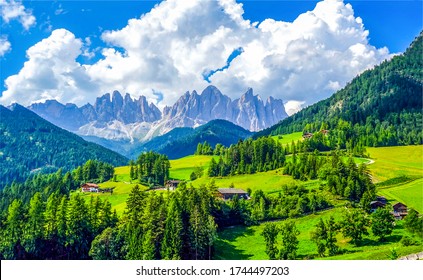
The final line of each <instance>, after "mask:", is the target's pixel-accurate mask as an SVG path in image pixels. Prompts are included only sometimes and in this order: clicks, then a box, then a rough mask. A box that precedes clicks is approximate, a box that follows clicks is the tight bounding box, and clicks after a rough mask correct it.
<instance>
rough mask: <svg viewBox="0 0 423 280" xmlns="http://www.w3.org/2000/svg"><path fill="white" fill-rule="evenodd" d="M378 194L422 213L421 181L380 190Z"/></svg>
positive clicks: (422, 194)
mask: <svg viewBox="0 0 423 280" xmlns="http://www.w3.org/2000/svg"><path fill="white" fill-rule="evenodd" d="M379 193H380V194H381V195H384V196H386V198H388V199H392V200H394V201H396V202H402V203H404V204H406V205H407V206H408V207H411V208H414V209H415V210H417V211H418V212H419V213H423V179H417V180H414V181H412V182H409V183H406V184H399V185H396V186H393V187H387V188H380V189H379Z"/></svg>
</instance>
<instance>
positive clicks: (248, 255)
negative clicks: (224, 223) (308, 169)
mask: <svg viewBox="0 0 423 280" xmlns="http://www.w3.org/2000/svg"><path fill="white" fill-rule="evenodd" d="M341 213H342V207H339V208H334V209H330V210H326V211H322V212H319V213H317V214H312V215H308V216H304V217H301V218H297V219H295V223H296V227H297V229H298V230H299V232H300V234H299V235H298V240H299V245H298V246H299V247H298V251H297V254H298V258H299V259H311V258H319V256H318V255H317V246H316V245H315V243H313V241H311V240H310V232H311V231H312V230H313V229H314V227H315V225H316V224H317V223H318V221H319V219H320V218H323V219H324V220H327V219H328V218H329V217H330V216H333V217H334V218H335V220H339V219H340V218H341ZM276 223H278V224H281V223H283V221H277V222H276ZM263 228H264V224H260V225H258V226H250V227H244V226H235V227H232V228H227V229H225V230H223V231H221V232H220V234H219V239H218V241H217V243H216V255H215V259H217V260H239V259H251V260H265V259H268V257H267V255H266V253H265V249H266V245H265V241H264V238H263V236H262V235H261V233H262V232H263ZM369 232H370V234H369V236H366V237H364V239H363V240H362V242H361V244H359V246H355V245H352V244H350V243H348V241H349V239H345V238H344V237H343V236H342V235H341V234H338V235H337V240H338V241H337V245H338V247H339V248H340V250H341V251H342V254H339V255H336V256H332V257H325V258H324V259H337V260H343V259H345V260H348V259H354V260H360V259H363V260H364V259H371V260H379V259H388V258H389V254H390V252H391V249H393V248H395V250H396V251H397V253H398V254H399V255H400V256H402V255H407V254H411V253H415V252H420V251H422V250H423V245H422V242H421V239H418V238H417V237H411V238H413V239H414V240H415V242H416V245H413V246H408V247H404V246H402V245H401V243H400V242H399V241H400V239H401V237H402V236H404V235H409V233H408V232H407V231H406V230H405V229H404V227H403V221H399V222H397V225H396V227H395V229H394V232H393V233H392V235H391V236H390V237H388V238H387V240H386V241H385V242H379V241H378V240H377V238H376V237H375V236H373V234H372V233H371V230H369ZM279 238H280V236H279ZM252 245H254V246H252Z"/></svg>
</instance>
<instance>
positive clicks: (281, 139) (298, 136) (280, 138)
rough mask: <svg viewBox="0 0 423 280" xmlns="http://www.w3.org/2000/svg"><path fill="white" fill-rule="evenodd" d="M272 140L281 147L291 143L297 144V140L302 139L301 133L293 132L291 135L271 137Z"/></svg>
mask: <svg viewBox="0 0 423 280" xmlns="http://www.w3.org/2000/svg"><path fill="white" fill-rule="evenodd" d="M272 138H273V139H274V140H276V141H278V142H279V143H281V144H282V145H286V144H291V143H292V141H294V142H297V141H298V140H302V139H303V133H302V132H294V133H291V134H282V135H276V136H272Z"/></svg>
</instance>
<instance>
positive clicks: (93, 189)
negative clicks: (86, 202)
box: [81, 183, 99, 193]
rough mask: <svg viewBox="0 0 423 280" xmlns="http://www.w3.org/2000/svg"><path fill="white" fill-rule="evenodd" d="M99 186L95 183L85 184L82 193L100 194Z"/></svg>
mask: <svg viewBox="0 0 423 280" xmlns="http://www.w3.org/2000/svg"><path fill="white" fill-rule="evenodd" d="M98 188H99V186H98V185H97V184H94V183H85V184H83V185H82V186H81V191H82V192H95V193H96V192H98Z"/></svg>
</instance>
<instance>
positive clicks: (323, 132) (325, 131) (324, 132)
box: [320, 129, 329, 135]
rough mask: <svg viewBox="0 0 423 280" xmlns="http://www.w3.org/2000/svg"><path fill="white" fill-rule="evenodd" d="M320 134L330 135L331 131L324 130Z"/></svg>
mask: <svg viewBox="0 0 423 280" xmlns="http://www.w3.org/2000/svg"><path fill="white" fill-rule="evenodd" d="M320 133H322V134H323V135H327V134H328V133H329V130H327V129H322V130H320Z"/></svg>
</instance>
